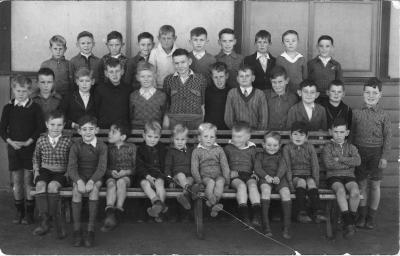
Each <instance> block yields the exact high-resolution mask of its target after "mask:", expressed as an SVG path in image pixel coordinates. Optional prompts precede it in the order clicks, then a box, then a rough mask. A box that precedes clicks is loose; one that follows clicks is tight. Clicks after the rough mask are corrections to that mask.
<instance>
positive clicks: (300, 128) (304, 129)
mask: <svg viewBox="0 0 400 256" xmlns="http://www.w3.org/2000/svg"><path fill="white" fill-rule="evenodd" d="M308 130H309V128H308V125H307V123H305V122H303V121H296V122H294V123H293V124H292V126H291V127H290V134H292V133H293V132H300V133H304V134H306V135H307V134H308Z"/></svg>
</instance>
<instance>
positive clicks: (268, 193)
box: [261, 184, 271, 199]
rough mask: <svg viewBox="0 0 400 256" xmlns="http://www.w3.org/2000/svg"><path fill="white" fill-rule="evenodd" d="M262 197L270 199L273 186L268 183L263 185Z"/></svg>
mask: <svg viewBox="0 0 400 256" xmlns="http://www.w3.org/2000/svg"><path fill="white" fill-rule="evenodd" d="M261 197H262V198H263V199H270V197H271V187H270V186H269V185H268V184H262V185H261Z"/></svg>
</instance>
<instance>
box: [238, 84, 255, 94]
mask: <svg viewBox="0 0 400 256" xmlns="http://www.w3.org/2000/svg"><path fill="white" fill-rule="evenodd" d="M240 90H241V91H242V93H243V94H244V90H246V91H247V93H248V94H247V95H249V94H250V93H251V92H252V91H253V86H250V87H246V88H244V87H242V86H240Z"/></svg>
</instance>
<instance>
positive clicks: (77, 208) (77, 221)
mask: <svg viewBox="0 0 400 256" xmlns="http://www.w3.org/2000/svg"><path fill="white" fill-rule="evenodd" d="M71 208H72V218H73V220H74V225H73V226H74V231H78V230H80V229H81V212H82V202H79V203H77V202H72V206H71Z"/></svg>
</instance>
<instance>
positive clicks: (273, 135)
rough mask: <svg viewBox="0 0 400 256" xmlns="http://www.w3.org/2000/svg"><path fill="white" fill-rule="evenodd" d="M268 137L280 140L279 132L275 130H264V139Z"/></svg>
mask: <svg viewBox="0 0 400 256" xmlns="http://www.w3.org/2000/svg"><path fill="white" fill-rule="evenodd" d="M268 138H274V139H276V140H277V141H279V142H280V141H281V135H280V133H279V132H277V131H269V132H266V133H265V134H264V140H267V139H268Z"/></svg>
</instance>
